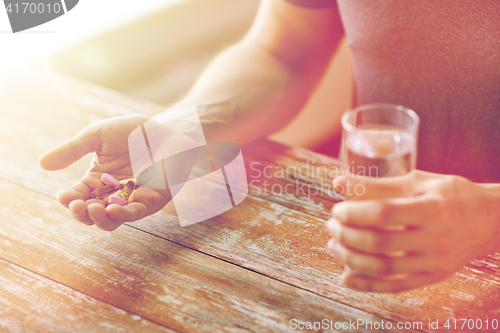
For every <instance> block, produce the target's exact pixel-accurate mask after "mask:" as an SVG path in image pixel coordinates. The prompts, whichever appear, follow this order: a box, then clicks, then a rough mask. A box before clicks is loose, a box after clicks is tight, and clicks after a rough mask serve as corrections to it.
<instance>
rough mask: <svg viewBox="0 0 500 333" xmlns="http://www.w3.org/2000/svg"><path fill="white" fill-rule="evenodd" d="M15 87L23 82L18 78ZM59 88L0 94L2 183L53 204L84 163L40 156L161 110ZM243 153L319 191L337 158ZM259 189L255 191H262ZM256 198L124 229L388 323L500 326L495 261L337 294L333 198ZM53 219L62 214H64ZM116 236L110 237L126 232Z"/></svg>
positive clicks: (50, 82)
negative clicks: (328, 223)
mask: <svg viewBox="0 0 500 333" xmlns="http://www.w3.org/2000/svg"><path fill="white" fill-rule="evenodd" d="M47 77H49V79H48V78H47ZM16 79H17V80H20V81H21V82H22V78H16ZM65 82H66V80H63V79H61V78H59V77H57V76H54V75H52V74H47V73H44V72H39V73H38V74H37V75H35V76H32V77H31V78H30V84H31V85H32V90H33V91H38V90H37V89H38V88H37V87H38V86H39V85H43V86H44V88H40V90H41V91H43V94H32V95H30V99H27V100H20V99H19V98H16V96H15V91H17V90H16V89H17V88H16V87H15V86H9V87H6V86H1V85H0V87H1V88H0V102H1V103H0V113H1V114H2V116H3V115H6V117H4V118H2V119H6V121H5V122H4V121H2V122H0V142H7V144H2V145H1V146H0V177H3V178H5V179H9V180H11V181H15V182H17V183H19V184H22V185H24V186H25V187H27V188H30V189H33V190H35V191H39V192H41V193H45V194H48V195H50V196H53V195H54V194H55V193H56V192H57V190H60V189H63V188H66V187H68V186H71V185H72V184H73V183H74V182H75V181H77V180H78V179H79V178H80V177H81V176H82V175H83V172H84V171H85V169H86V167H87V165H88V164H87V163H88V160H87V161H80V162H78V163H76V164H75V165H74V166H72V167H70V168H68V169H66V170H64V171H59V172H56V173H48V172H45V171H43V170H41V169H39V168H38V167H37V166H36V158H37V157H38V156H39V155H40V154H41V153H42V152H44V151H45V150H47V149H49V148H51V147H52V146H53V145H55V144H57V143H59V142H60V141H62V140H63V139H67V138H69V137H71V136H73V135H74V134H76V133H77V132H78V131H79V130H81V129H82V128H83V127H84V126H85V125H86V124H88V123H90V122H91V121H93V120H97V119H101V118H105V117H109V116H112V115H118V114H120V112H123V113H124V114H126V113H128V112H144V113H149V114H154V113H155V112H157V111H159V110H160V108H159V107H158V106H155V105H150V104H148V103H145V104H141V103H139V102H131V101H130V100H129V99H128V98H126V97H123V96H121V95H119V94H116V93H113V92H110V93H108V92H107V91H106V90H105V89H100V88H97V87H92V88H91V89H90V88H89V87H88V86H87V85H85V84H83V83H79V82H76V81H69V83H67V84H66V83H65ZM19 84H21V83H19ZM69 87H70V88H69ZM65 89H69V90H65ZM89 90H90V91H92V93H89ZM96 91H97V92H96ZM101 100H104V101H106V102H100V101H101ZM89 101H90V102H89ZM99 107H100V108H99ZM37 108H38V109H37ZM34 110H35V111H34ZM37 112H38V113H40V115H38V114H37ZM47 115H51V117H47ZM243 152H244V156H245V160H246V163H247V166H249V165H250V164H251V163H252V162H259V163H260V166H259V167H258V168H257V170H261V171H262V168H263V167H265V166H280V167H287V166H295V167H297V168H299V167H301V166H304V165H306V167H305V168H302V169H301V170H302V171H303V172H302V171H301V172H300V173H299V174H298V177H295V176H294V177H295V178H299V180H300V181H301V182H304V183H310V184H322V182H323V183H324V184H326V183H328V182H331V177H332V176H334V175H335V174H329V173H326V172H324V170H325V169H322V170H323V171H321V172H319V173H318V172H316V171H315V169H314V167H312V166H325V167H330V166H332V165H338V162H337V161H336V160H334V159H331V158H328V157H325V156H321V155H319V154H314V153H312V152H309V151H307V150H304V149H297V148H290V147H284V146H281V145H278V144H275V143H270V142H267V141H260V142H257V143H255V144H253V145H251V146H248V147H244V149H243ZM259 168H260V169H259ZM249 169H250V170H248V171H249V180H251V179H260V178H259V177H255V178H252V177H250V176H251V175H252V173H251V172H257V171H255V170H251V168H249ZM284 178H287V179H284ZM290 179H291V177H290V175H285V176H284V177H281V176H280V177H274V176H273V177H271V179H270V182H272V183H273V184H288V183H290ZM256 188H257V189H259V188H260V189H262V184H257V187H256ZM254 190H255V191H254V192H252V194H253V195H250V196H249V197H248V198H247V199H245V201H244V202H243V203H242V204H240V205H239V206H238V207H236V208H235V209H233V210H231V211H229V212H227V213H225V214H223V215H221V216H219V217H217V218H214V219H211V220H209V221H206V222H203V223H199V224H196V225H192V226H189V227H186V228H181V227H179V226H178V221H177V218H176V216H175V214H173V210H172V207H171V205H167V207H166V208H165V209H164V210H163V211H161V212H159V213H158V214H156V215H153V216H151V217H148V218H146V219H144V220H141V221H139V222H136V223H134V224H130V225H131V226H133V227H134V228H137V229H138V230H142V231H146V232H149V233H151V234H154V235H157V236H159V237H162V238H165V239H168V240H170V241H172V242H175V243H177V244H180V245H182V246H183V247H182V248H184V249H186V248H190V249H194V250H196V251H200V252H202V253H206V254H208V255H210V256H213V257H216V258H220V259H222V260H226V261H228V262H231V263H233V264H235V265H238V266H241V267H244V268H247V269H250V270H253V271H256V272H259V273H261V274H263V275H266V276H269V277H272V278H273V279H276V280H280V281H283V282H285V283H287V284H290V285H293V286H297V287H300V288H302V289H304V290H308V291H311V292H314V293H317V294H319V295H322V296H325V297H327V298H329V299H332V300H335V301H339V302H342V303H344V304H348V305H351V306H353V307H356V308H359V309H362V310H365V311H367V312H370V313H373V314H375V315H377V316H380V317H383V318H387V319H390V320H394V321H422V322H427V321H428V320H429V319H431V320H435V319H439V320H440V321H444V320H446V319H448V318H457V319H461V318H472V319H490V320H491V319H494V318H496V319H500V318H499V316H500V314H499V310H498V309H499V308H500V297H499V296H500V295H499V294H500V257H499V255H498V254H497V255H491V256H487V257H478V258H476V259H475V260H474V261H472V262H471V263H470V264H469V265H467V266H466V267H464V268H463V269H462V270H461V271H460V272H457V273H456V274H454V275H453V276H451V277H450V278H448V279H447V280H445V281H443V282H441V283H439V284H435V285H431V286H427V287H424V288H420V289H416V290H412V291H408V292H404V293H400V294H396V295H391V294H374V293H362V292H356V291H353V290H349V289H346V288H344V287H343V286H342V285H341V283H340V274H341V273H342V270H343V267H342V264H341V263H339V262H336V261H335V260H334V259H333V258H332V256H331V255H330V254H329V252H328V251H327V250H326V248H325V245H326V241H327V239H328V235H327V232H326V228H325V226H324V221H325V219H326V218H328V216H329V210H330V209H331V207H332V206H333V204H334V203H335V202H336V201H337V200H338V198H337V197H335V196H332V195H330V194H331V193H330V192H321V193H318V194H315V195H311V194H310V193H309V195H308V194H305V195H304V194H302V192H297V194H292V195H286V194H283V193H275V192H273V191H268V192H264V191H261V193H255V192H256V191H257V190H256V189H254ZM0 195H1V194H0ZM58 214H64V210H61V211H59V213H58ZM66 223H70V221H69V220H67V221H66ZM75 223H76V222H75ZM123 228H124V227H122V228H120V229H119V231H117V233H120V232H124V231H121V229H123ZM138 230H137V231H138ZM138 234H140V233H138ZM114 235H115V234H114V233H113V236H114ZM141 237H142V236H141ZM130 242H131V243H133V242H134V240H131V241H130ZM75 265H77V261H75ZM304 306H305V305H304Z"/></svg>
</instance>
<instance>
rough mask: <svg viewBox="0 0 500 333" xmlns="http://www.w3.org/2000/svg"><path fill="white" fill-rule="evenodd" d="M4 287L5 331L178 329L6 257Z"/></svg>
mask: <svg viewBox="0 0 500 333" xmlns="http://www.w3.org/2000/svg"><path fill="white" fill-rule="evenodd" d="M5 243H6V241H4V242H3V246H5ZM0 290H1V293H0V331H1V332H40V333H45V332H68V333H74V332H96V333H100V332H110V333H115V332H144V333H149V332H163V333H173V332H175V331H173V330H170V329H168V328H166V327H164V326H161V325H157V324H155V323H152V322H150V321H148V320H146V319H144V318H141V317H140V316H138V315H135V314H132V313H130V312H126V311H124V310H122V309H120V308H117V307H114V306H112V305H109V304H107V303H105V302H102V301H98V300H96V299H95V298H93V297H89V296H88V295H85V294H83V293H81V292H79V291H77V290H74V289H71V288H69V287H67V286H65V285H62V284H60V283H57V282H54V281H52V280H50V279H47V278H44V277H43V276H41V275H39V274H36V273H33V272H31V271H28V270H26V269H24V268H22V267H19V266H17V265H14V264H12V263H9V262H7V261H5V260H2V259H0Z"/></svg>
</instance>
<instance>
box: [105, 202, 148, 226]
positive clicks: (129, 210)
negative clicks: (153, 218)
mask: <svg viewBox="0 0 500 333" xmlns="http://www.w3.org/2000/svg"><path fill="white" fill-rule="evenodd" d="M106 212H107V214H108V216H109V217H110V218H111V219H113V220H114V221H117V222H120V223H124V222H134V221H137V220H140V219H142V218H144V217H146V216H148V215H149V214H150V212H149V209H148V208H147V207H146V205H144V204H143V203H140V202H131V203H129V204H128V205H126V206H120V205H108V207H106Z"/></svg>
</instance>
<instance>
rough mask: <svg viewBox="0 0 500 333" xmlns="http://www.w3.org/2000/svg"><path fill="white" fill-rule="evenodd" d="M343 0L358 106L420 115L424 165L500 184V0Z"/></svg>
mask: <svg viewBox="0 0 500 333" xmlns="http://www.w3.org/2000/svg"><path fill="white" fill-rule="evenodd" d="M287 1H289V2H291V3H294V4H296V5H303V4H306V5H307V7H317V8H325V7H327V6H335V5H336V4H335V1H331V0H330V1H327V0H303V1H301V0H287ZM337 2H338V7H339V12H340V16H341V19H342V22H343V24H344V30H345V33H346V36H347V40H348V43H349V46H350V48H351V51H352V57H353V70H354V78H355V87H356V96H357V103H358V104H367V103H373V102H389V103H395V104H401V105H404V106H407V107H410V108H412V109H413V110H415V111H416V112H417V114H418V115H419V116H420V119H421V126H420V133H419V145H418V147H419V150H418V165H417V167H418V168H419V169H421V170H427V171H431V172H437V173H446V174H456V175H462V176H464V177H467V178H469V179H471V180H473V181H477V182H500V1H498V0H482V1H477V0H439V1H436V0H404V1H402V0H377V1H372V0H338V1H337Z"/></svg>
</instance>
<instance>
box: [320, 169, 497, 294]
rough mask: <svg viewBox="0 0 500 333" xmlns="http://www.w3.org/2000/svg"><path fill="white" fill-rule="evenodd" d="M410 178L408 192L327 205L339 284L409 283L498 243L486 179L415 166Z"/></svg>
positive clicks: (399, 287) (453, 267)
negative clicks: (480, 181)
mask: <svg viewBox="0 0 500 333" xmlns="http://www.w3.org/2000/svg"><path fill="white" fill-rule="evenodd" d="M415 176H416V184H415V185H414V186H415V187H414V193H415V195H414V196H412V197H407V198H393V199H380V200H360V201H345V202H342V203H338V204H336V205H335V206H334V207H333V209H332V215H333V218H332V219H331V220H329V221H328V230H329V232H330V234H331V236H332V237H333V238H332V239H330V241H329V242H328V248H329V250H330V251H332V252H333V254H334V255H335V256H336V258H338V259H339V260H340V261H342V262H344V263H345V264H346V266H348V269H346V273H345V274H344V277H343V282H344V284H345V285H346V286H349V287H352V288H355V289H359V290H365V291H374V292H398V291H403V290H407V289H412V288H416V287H420V286H424V285H427V284H431V283H435V282H438V281H440V280H442V279H444V278H446V277H447V276H450V275H451V274H453V273H454V272H456V271H458V270H459V269H461V268H462V267H463V266H464V265H465V264H467V263H468V262H470V261H471V260H472V259H473V258H474V257H476V256H478V255H483V254H489V253H492V252H495V251H497V250H498V249H499V247H498V241H499V238H500V237H499V233H500V223H499V215H500V214H499V210H498V208H497V207H498V205H497V204H495V202H494V201H495V200H497V199H495V196H498V195H493V191H492V190H491V188H489V187H488V185H484V184H476V183H473V182H471V181H469V180H467V179H465V178H462V177H457V176H447V175H439V174H432V173H427V172H422V171H416V175H415ZM342 182H345V180H343V179H339V180H336V182H335V185H336V186H337V185H339V184H341V183H342ZM370 186H373V185H370ZM376 191H377V189H376V188H370V189H367V192H369V193H375V192H376ZM349 268H351V269H349Z"/></svg>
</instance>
